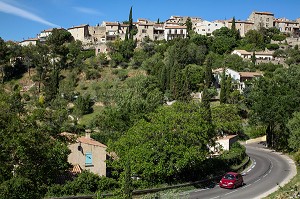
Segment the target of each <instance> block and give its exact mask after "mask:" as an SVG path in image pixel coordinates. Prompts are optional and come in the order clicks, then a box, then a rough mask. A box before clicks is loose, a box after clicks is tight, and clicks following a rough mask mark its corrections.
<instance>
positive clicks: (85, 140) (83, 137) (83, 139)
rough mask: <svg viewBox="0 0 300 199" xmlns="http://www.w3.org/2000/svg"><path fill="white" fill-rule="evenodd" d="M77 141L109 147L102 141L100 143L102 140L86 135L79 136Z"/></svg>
mask: <svg viewBox="0 0 300 199" xmlns="http://www.w3.org/2000/svg"><path fill="white" fill-rule="evenodd" d="M77 142H81V143H84V144H89V145H94V146H100V147H104V148H107V146H106V145H104V144H102V143H100V142H98V141H96V140H94V139H92V138H87V137H85V136H82V137H79V138H77Z"/></svg>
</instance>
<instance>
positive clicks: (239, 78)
mask: <svg viewBox="0 0 300 199" xmlns="http://www.w3.org/2000/svg"><path fill="white" fill-rule="evenodd" d="M223 71H224V68H218V69H215V70H213V71H212V72H213V74H214V78H215V80H216V84H217V85H216V87H217V90H218V92H220V83H221V80H222V79H221V78H222V74H223ZM225 75H226V76H229V77H231V78H232V83H233V86H234V89H236V90H239V91H240V92H241V93H242V92H243V90H244V89H245V88H246V86H247V84H248V82H249V81H250V80H252V79H255V78H258V77H261V76H262V75H263V74H262V73H260V72H238V71H235V70H232V69H230V68H226V69H225Z"/></svg>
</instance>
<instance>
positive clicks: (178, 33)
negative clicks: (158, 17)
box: [165, 24, 187, 41]
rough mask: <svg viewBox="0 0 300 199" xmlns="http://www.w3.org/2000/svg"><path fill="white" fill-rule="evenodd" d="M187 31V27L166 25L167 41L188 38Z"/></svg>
mask: <svg viewBox="0 0 300 199" xmlns="http://www.w3.org/2000/svg"><path fill="white" fill-rule="evenodd" d="M186 37H187V29H186V26H180V25H177V24H166V25H165V40H166V41H169V40H172V39H175V38H186Z"/></svg>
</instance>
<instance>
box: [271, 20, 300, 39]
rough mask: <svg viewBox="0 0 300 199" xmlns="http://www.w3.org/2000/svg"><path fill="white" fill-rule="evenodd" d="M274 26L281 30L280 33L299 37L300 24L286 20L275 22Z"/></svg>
mask: <svg viewBox="0 0 300 199" xmlns="http://www.w3.org/2000/svg"><path fill="white" fill-rule="evenodd" d="M274 26H275V27H276V28H277V29H279V30H280V32H282V33H285V34H288V35H291V36H299V34H300V32H299V22H297V21H291V20H288V19H285V18H280V19H276V20H274Z"/></svg>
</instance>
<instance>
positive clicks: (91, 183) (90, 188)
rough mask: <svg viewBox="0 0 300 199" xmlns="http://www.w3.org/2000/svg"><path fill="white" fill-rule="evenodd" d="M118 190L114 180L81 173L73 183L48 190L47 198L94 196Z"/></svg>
mask: <svg viewBox="0 0 300 199" xmlns="http://www.w3.org/2000/svg"><path fill="white" fill-rule="evenodd" d="M117 188H119V184H118V182H117V181H116V180H115V179H112V178H107V177H100V176H98V175H96V174H93V173H91V172H89V171H83V172H82V173H81V174H79V175H78V177H77V178H75V179H74V180H73V181H69V182H67V183H66V184H65V185H57V184H56V185H53V186H51V187H49V188H48V192H47V196H52V197H53V196H56V197H58V196H65V195H74V196H76V195H79V194H95V193H96V192H98V191H100V193H102V192H110V191H113V190H115V189H117Z"/></svg>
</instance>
